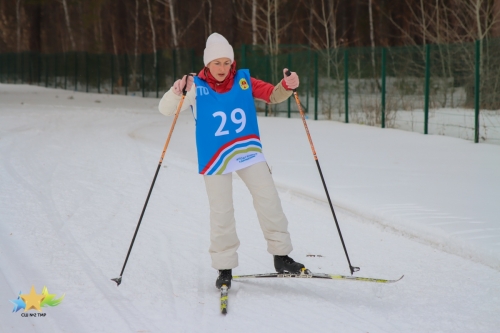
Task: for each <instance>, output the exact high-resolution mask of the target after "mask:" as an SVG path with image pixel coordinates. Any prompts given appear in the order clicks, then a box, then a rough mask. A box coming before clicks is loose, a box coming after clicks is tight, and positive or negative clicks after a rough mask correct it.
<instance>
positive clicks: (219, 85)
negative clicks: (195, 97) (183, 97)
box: [198, 61, 236, 93]
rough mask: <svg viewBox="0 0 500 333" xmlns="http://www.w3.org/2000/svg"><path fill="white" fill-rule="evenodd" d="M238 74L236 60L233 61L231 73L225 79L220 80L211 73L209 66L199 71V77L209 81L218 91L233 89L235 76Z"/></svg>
mask: <svg viewBox="0 0 500 333" xmlns="http://www.w3.org/2000/svg"><path fill="white" fill-rule="evenodd" d="M235 75H236V61H233V63H232V65H231V69H230V70H229V74H228V75H227V77H226V78H225V79H224V81H222V82H219V81H217V79H216V78H214V77H213V75H212V74H211V73H210V71H209V70H208V68H207V67H204V68H203V69H202V70H201V71H200V72H199V73H198V77H199V78H200V79H202V80H204V81H206V82H207V83H208V85H209V86H210V88H212V89H213V90H214V91H215V92H217V93H225V92H228V91H229V90H231V88H232V87H233V83H234V77H235Z"/></svg>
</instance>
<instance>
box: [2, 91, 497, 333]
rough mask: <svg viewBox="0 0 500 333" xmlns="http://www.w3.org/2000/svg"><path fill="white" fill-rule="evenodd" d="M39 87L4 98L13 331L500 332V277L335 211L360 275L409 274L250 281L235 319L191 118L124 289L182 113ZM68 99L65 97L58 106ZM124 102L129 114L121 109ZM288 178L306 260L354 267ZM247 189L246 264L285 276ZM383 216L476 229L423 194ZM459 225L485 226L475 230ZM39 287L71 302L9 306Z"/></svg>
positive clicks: (5, 327) (293, 227) (344, 269)
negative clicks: (224, 308) (213, 248)
mask: <svg viewBox="0 0 500 333" xmlns="http://www.w3.org/2000/svg"><path fill="white" fill-rule="evenodd" d="M5 87H6V86H5V85H2V86H0V91H1V89H4V88H5ZM12 87H13V86H8V89H12V91H11V90H9V92H10V93H12V94H15V93H16V91H17V90H16V89H18V90H19V91H20V92H21V93H25V92H24V91H23V89H24V88H26V87H24V88H23V87H20V88H18V87H16V86H14V88H12ZM26 89H27V90H28V91H31V90H34V91H35V92H36V98H40V99H41V103H40V105H36V106H35V103H34V101H33V102H32V103H31V104H30V105H26V104H24V105H20V103H14V101H15V100H16V98H19V99H21V98H24V95H22V94H20V96H18V97H16V96H15V95H14V97H10V99H7V100H5V99H4V98H3V97H2V98H0V156H1V159H0V186H1V187H0V189H1V190H0V212H1V215H0V216H1V220H2V223H0V295H1V297H0V304H1V305H0V332H9V333H10V332H219V331H228V332H231V331H239V332H257V331H259V332H276V331H288V330H294V331H297V330H307V331H309V330H310V331H314V332H370V333H373V332H495V331H497V330H498V327H499V325H500V319H499V318H498V315H497V314H498V311H499V310H500V273H499V272H498V271H497V270H495V269H492V268H490V267H488V266H486V265H483V264H481V263H478V262H475V261H472V260H467V259H465V258H463V257H459V256H457V255H454V254H450V253H448V252H449V251H448V252H443V251H440V250H439V246H429V245H428V244H426V243H425V242H422V241H421V240H419V239H418V238H415V239H412V238H411V236H409V235H408V233H405V232H398V231H397V230H395V229H394V228H393V227H392V226H390V225H389V226H387V225H384V224H383V223H378V222H374V221H372V220H370V219H369V218H367V217H366V216H365V217H363V216H362V214H361V215H360V214H357V213H356V211H355V210H348V209H342V208H336V214H337V217H338V220H339V223H340V227H341V230H342V234H343V236H344V240H345V242H346V246H347V249H348V251H349V256H350V259H351V262H352V264H353V265H355V266H360V267H361V271H360V272H359V273H357V275H359V276H367V277H380V278H391V279H392V278H398V277H399V276H400V275H401V274H405V278H404V279H403V280H401V281H400V282H398V283H396V284H391V285H379V284H370V283H361V282H351V281H315V280H306V281H304V280H279V281H276V280H272V279H270V280H258V281H255V280H253V281H252V280H248V281H238V282H233V287H232V289H231V290H230V294H229V307H228V309H229V312H228V315H227V316H222V315H221V314H220V313H219V292H218V291H217V290H216V289H215V287H214V282H215V278H216V275H217V273H216V271H215V270H214V269H213V268H211V267H210V256H209V254H208V245H209V223H208V201H207V198H206V192H205V187H204V183H203V178H202V177H201V176H200V175H197V173H196V168H197V166H196V164H195V163H194V159H193V156H194V150H193V149H194V137H193V138H192V139H186V137H188V136H186V135H176V134H178V132H180V131H185V132H186V133H189V131H190V132H191V134H193V133H194V128H193V121H192V117H191V115H189V114H183V115H181V116H180V118H179V121H178V124H177V128H176V131H175V132H174V136H173V138H172V141H171V143H170V147H169V149H168V151H167V154H166V157H165V160H164V163H163V166H162V168H161V170H160V173H159V175H158V179H157V181H156V185H155V188H154V190H153V194H152V196H151V199H150V201H149V205H148V208H147V211H146V213H145V216H144V219H143V221H142V225H141V229H140V230H139V233H138V236H137V239H136V242H135V245H134V248H133V250H132V253H131V256H130V258H129V261H128V264H127V268H126V270H125V273H124V276H123V282H122V284H121V285H120V287H118V288H117V287H116V285H115V283H114V282H112V281H110V279H111V278H114V277H117V276H118V274H119V272H120V270H121V268H122V264H123V260H124V259H125V255H126V253H127V250H128V247H129V245H130V241H131V239H132V236H133V233H134V230H135V228H136V225H137V220H138V218H139V215H140V212H141V210H142V206H143V204H144V200H145V198H146V195H147V191H148V190H149V186H150V184H151V181H152V178H153V176H154V172H155V168H156V166H157V164H158V159H159V157H160V154H161V149H162V147H163V142H164V140H165V139H166V135H167V134H168V129H169V126H170V123H171V120H172V119H171V118H166V117H163V116H162V115H160V114H159V113H158V112H157V111H156V110H149V109H140V103H141V102H140V100H139V102H138V101H137V99H133V98H127V97H118V96H115V97H113V98H111V97H105V96H98V97H97V95H92V94H87V95H85V94H75V93H73V92H67V91H60V90H57V91H56V90H50V89H47V90H44V89H38V90H37V89H36V88H33V87H28V88H26ZM54 94H57V95H58V96H59V97H60V99H61V102H57V103H56V102H51V100H52V99H54V97H53V96H54ZM0 96H2V95H0ZM67 96H76V98H75V99H77V100H78V101H68V100H67ZM63 98H64V100H62V99H63ZM96 98H100V99H101V100H104V101H107V100H105V98H110V102H109V103H111V102H113V103H111V105H112V106H113V108H111V107H109V106H108V107H106V106H105V105H100V106H99V107H96V106H95V105H93V104H92V103H93V100H94V99H96ZM3 100H5V103H4V101H3ZM131 100H132V101H131ZM70 102H73V105H67V104H69V103H70ZM156 102H157V101H156ZM51 103H52V104H51ZM58 103H59V104H58ZM134 103H137V104H139V106H135V105H134ZM148 103H150V104H151V101H148ZM120 105H123V106H127V107H129V108H128V109H126V110H120V109H119V107H120ZM134 108H137V109H134ZM301 134H302V133H301ZM305 158H311V157H310V156H305ZM274 172H275V173H276V172H280V171H279V168H278V171H274ZM276 177H278V178H279V175H275V178H276ZM278 184H279V192H280V197H281V198H282V203H283V207H284V210H285V213H286V214H287V217H288V219H289V224H290V225H289V227H290V232H291V235H292V241H293V244H294V251H293V252H292V256H293V257H294V258H295V259H296V260H298V261H301V262H303V263H304V264H306V266H307V267H308V268H310V269H311V270H313V271H317V272H324V273H340V274H346V275H347V274H349V272H348V266H347V263H346V259H345V256H344V253H343V249H342V246H341V243H340V240H339V237H338V234H337V230H336V227H335V223H334V221H333V218H332V216H331V212H330V209H329V207H328V205H327V204H326V203H325V202H324V201H323V200H320V199H318V198H316V197H315V196H309V195H307V194H308V192H307V191H301V190H300V189H296V188H294V187H293V186H287V184H286V183H283V182H282V181H280V182H278ZM233 186H234V203H235V214H236V220H237V231H238V235H239V237H240V240H241V246H240V249H239V258H240V265H239V267H237V268H236V269H235V270H234V273H235V274H247V273H263V272H271V271H272V270H273V266H272V257H271V255H269V254H268V253H267V252H266V244H265V241H264V239H263V236H262V233H261V231H260V228H259V225H258V222H257V220H256V214H255V211H254V210H253V206H252V199H251V196H250V194H249V193H248V190H247V189H246V188H245V186H244V184H243V182H242V181H241V180H239V179H238V177H237V176H235V177H234V178H233ZM318 186H321V183H318ZM335 190H336V191H339V190H341V189H339V188H336V189H335ZM379 209H380V212H382V213H388V212H391V213H395V214H398V216H399V217H401V218H402V217H404V216H408V215H409V216H412V217H413V218H417V219H425V220H426V221H428V220H433V221H434V222H433V223H438V224H439V223H441V224H443V223H446V224H447V225H448V224H450V225H461V224H462V223H471V222H474V221H473V220H471V219H469V218H468V217H464V216H454V215H453V214H446V213H442V212H439V211H433V210H432V209H429V208H426V207H423V206H420V205H418V204H414V203H412V202H408V203H407V204H385V205H383V206H381V207H379ZM454 230H455V232H456V233H466V234H467V233H469V234H471V235H469V236H468V237H473V234H474V230H473V229H466V230H462V229H460V228H459V227H457V228H456V229H454ZM478 230H484V229H482V228H478ZM494 230H496V229H495V228H492V231H494ZM312 255H314V256H312ZM31 285H34V286H35V288H36V290H37V292H39V293H40V292H41V289H42V287H43V286H47V288H48V289H49V290H50V291H51V292H52V293H56V294H57V295H61V294H63V293H65V299H64V301H63V302H62V303H61V305H59V306H57V307H54V308H48V309H46V308H44V312H46V313H47V316H46V317H43V318H23V317H21V315H20V313H21V312H17V313H12V306H13V304H12V303H11V302H9V300H13V299H15V298H16V297H17V295H18V293H19V291H20V290H22V292H23V293H27V292H28V291H29V288H31Z"/></svg>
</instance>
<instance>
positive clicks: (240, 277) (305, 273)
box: [233, 270, 404, 283]
mask: <svg viewBox="0 0 500 333" xmlns="http://www.w3.org/2000/svg"><path fill="white" fill-rule="evenodd" d="M403 277H404V275H402V276H401V277H400V278H399V279H397V280H386V279H376V278H367V277H359V276H348V275H347V276H346V275H337V274H325V273H312V272H310V271H309V270H305V271H303V272H302V273H300V274H289V273H265V274H248V275H233V280H236V281H238V280H244V279H260V278H299V279H326V280H350V281H364V282H375V283H395V282H398V281H400V280H401V279H402V278H403Z"/></svg>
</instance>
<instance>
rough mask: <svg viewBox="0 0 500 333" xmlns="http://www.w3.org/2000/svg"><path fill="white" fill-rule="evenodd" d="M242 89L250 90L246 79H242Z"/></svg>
mask: <svg viewBox="0 0 500 333" xmlns="http://www.w3.org/2000/svg"><path fill="white" fill-rule="evenodd" d="M240 87H241V89H243V90H247V89H248V88H250V86H249V85H248V82H247V80H246V79H241V80H240Z"/></svg>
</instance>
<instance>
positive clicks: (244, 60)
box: [241, 44, 247, 68]
mask: <svg viewBox="0 0 500 333" xmlns="http://www.w3.org/2000/svg"><path fill="white" fill-rule="evenodd" d="M241 67H242V68H247V50H246V45H245V44H241Z"/></svg>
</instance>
